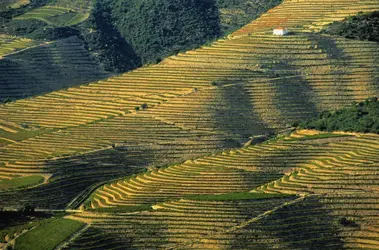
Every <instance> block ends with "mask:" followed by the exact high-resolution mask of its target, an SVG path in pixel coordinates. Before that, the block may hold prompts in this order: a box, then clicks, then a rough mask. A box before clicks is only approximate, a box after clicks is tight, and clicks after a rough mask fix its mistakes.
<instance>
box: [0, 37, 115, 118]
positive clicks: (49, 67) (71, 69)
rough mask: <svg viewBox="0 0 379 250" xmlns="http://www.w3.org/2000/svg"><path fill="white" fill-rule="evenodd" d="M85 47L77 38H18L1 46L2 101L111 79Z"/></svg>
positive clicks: (0, 90)
mask: <svg viewBox="0 0 379 250" xmlns="http://www.w3.org/2000/svg"><path fill="white" fill-rule="evenodd" d="M35 43H37V45H34V46H32V47H29V48H25V49H22V51H16V52H13V53H12V50H17V49H21V48H23V47H27V46H31V45H33V44H35ZM3 46H4V47H3ZM83 46H84V45H83V42H82V41H81V40H79V39H77V38H68V39H63V40H59V41H55V42H49V43H40V44H38V42H37V41H31V40H28V39H14V40H12V41H11V42H8V43H6V44H4V45H0V48H1V49H0V50H4V54H3V57H2V58H1V59H0V99H5V98H11V99H19V98H24V97H29V96H32V95H37V94H41V93H46V92H50V91H53V90H57V89H61V88H64V87H69V86H73V85H78V84H83V83H87V82H91V81H94V80H98V79H101V78H104V77H107V76H109V74H107V73H105V72H104V71H103V70H102V69H101V67H100V66H99V65H98V64H97V63H96V62H95V61H94V60H93V59H91V58H90V55H89V54H88V52H87V51H86V50H85V49H84V47H83ZM7 52H8V53H7ZM2 117H3V116H2Z"/></svg>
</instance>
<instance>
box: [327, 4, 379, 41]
mask: <svg viewBox="0 0 379 250" xmlns="http://www.w3.org/2000/svg"><path fill="white" fill-rule="evenodd" d="M324 32H325V33H328V34H331V35H338V36H344V37H346V38H353V39H359V40H369V41H376V42H379V11H374V12H372V13H368V14H363V13H359V14H358V15H356V16H352V17H348V18H346V19H345V20H343V21H341V22H334V23H332V24H330V25H329V26H328V27H327V28H326V29H325V31H324Z"/></svg>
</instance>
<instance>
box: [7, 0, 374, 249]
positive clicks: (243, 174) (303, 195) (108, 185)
mask: <svg viewBox="0 0 379 250" xmlns="http://www.w3.org/2000/svg"><path fill="white" fill-rule="evenodd" d="M375 8H377V9H379V6H378V4H377V2H376V1H373V0H366V1H358V0H348V1H343V2H340V1H336V0H333V1H332V0H325V1H322V2H318V3H317V4H315V3H313V2H312V1H309V0H307V1H305V0H298V1H291V0H288V1H284V2H283V4H282V5H279V6H278V7H276V8H274V9H272V10H270V11H269V12H268V13H267V14H265V15H263V16H262V17H261V18H259V19H258V20H256V21H254V22H252V23H251V24H249V25H247V26H246V27H244V28H242V29H241V30H239V31H237V32H235V33H234V34H233V35H232V36H230V37H229V38H227V39H221V40H219V41H216V42H214V43H212V44H211V45H207V46H203V47H202V48H199V49H197V50H193V51H188V52H186V53H180V54H178V55H176V56H172V57H169V58H166V59H165V60H163V61H162V62H161V63H159V64H157V65H148V66H145V67H142V68H139V69H136V70H134V71H131V72H128V73H125V74H121V75H118V76H113V77H110V78H108V79H104V80H98V79H100V78H101V77H104V76H105V75H104V74H103V73H98V74H97V75H94V74H93V72H102V71H101V70H100V69H98V68H96V65H94V64H92V62H91V60H90V59H89V57H88V56H86V55H84V53H82V47H81V46H82V45H81V44H80V43H79V42H78V41H77V40H76V39H73V38H69V39H67V40H62V41H59V42H56V43H52V44H46V45H42V46H38V47H36V48H33V49H27V50H24V51H19V52H16V53H14V54H13V55H9V56H5V57H4V58H3V59H2V60H0V65H1V63H3V65H4V68H3V70H2V72H3V73H2V74H1V75H0V79H1V77H4V79H3V80H2V81H3V82H6V83H8V82H10V83H11V84H6V85H3V86H11V88H12V89H14V93H15V95H14V97H15V98H17V97H20V93H25V92H26V93H29V92H27V91H30V93H33V94H35V93H37V92H38V86H39V85H38V84H40V83H44V84H46V83H49V82H51V83H53V84H55V83H56V84H57V85H52V90H54V88H53V86H58V85H59V86H62V85H63V84H67V82H71V84H79V83H80V82H75V81H73V80H72V79H76V80H77V81H83V83H84V82H86V83H87V82H89V81H92V82H91V83H89V84H85V85H81V86H77V87H70V86H72V85H70V86H67V87H69V88H67V89H63V90H59V91H53V92H51V93H47V94H43V95H39V96H33V97H31V98H28V99H23V100H18V101H14V102H10V103H6V104H2V105H0V117H1V119H0V182H1V180H12V179H16V178H22V177H27V176H42V177H43V178H44V180H43V182H42V183H36V185H34V186H28V187H26V188H17V189H3V190H0V207H8V208H14V207H17V206H20V205H23V204H31V205H33V206H35V207H37V208H43V209H62V210H64V209H80V210H81V212H79V211H78V210H74V212H75V213H72V214H71V215H69V216H68V218H69V219H74V220H79V221H82V222H85V223H87V224H88V225H89V226H87V227H85V228H83V229H82V230H80V231H79V232H78V233H77V234H75V235H73V236H72V237H71V238H69V239H67V241H65V242H64V243H62V245H59V248H62V249H99V248H100V249H114V248H116V249H125V248H137V249H138V248H139V249H141V248H142V249H144V248H145V249H151V248H168V249H189V248H194V249H210V248H216V249H246V248H247V249H377V248H378V242H377V241H378V238H379V237H378V228H379V224H378V221H377V211H376V209H377V202H376V200H377V197H376V196H377V195H376V191H377V189H378V187H377V180H376V179H377V174H378V169H376V166H377V165H378V157H377V155H378V153H379V152H377V151H378V149H379V140H378V139H379V137H378V135H371V134H322V135H320V134H318V132H314V131H296V132H294V133H292V134H290V135H289V134H287V136H286V137H283V138H277V139H276V140H272V141H269V142H266V143H263V144H257V145H250V144H251V142H252V141H254V140H253V139H254V138H255V137H262V138H263V137H265V138H266V137H267V135H268V134H270V133H275V132H278V131H282V130H283V129H286V128H288V127H290V124H292V123H293V122H294V121H299V120H303V119H308V118H311V117H315V116H316V115H317V114H318V113H319V112H321V111H323V110H325V109H328V110H333V109H336V108H340V107H342V106H344V105H346V104H349V103H351V102H352V101H362V100H364V99H366V98H368V97H372V96H375V95H378V92H379V88H378V83H377V80H378V79H379V70H378V67H377V65H378V61H379V44H378V43H375V42H367V41H355V40H347V39H344V38H340V37H334V36H327V35H322V34H319V33H317V30H319V29H320V28H321V27H322V26H323V25H324V24H327V23H329V22H331V21H333V20H335V19H339V18H341V19H343V18H344V17H345V16H347V15H350V14H356V13H357V12H359V11H361V10H363V11H366V10H367V11H368V10H373V9H375ZM332 16H335V17H333V18H332ZM279 25H282V26H287V27H288V28H289V29H290V30H291V31H293V33H292V34H291V35H289V36H284V37H278V36H273V35H271V33H272V28H273V27H275V26H279ZM66 43H73V44H76V43H77V44H78V45H77V50H76V53H74V54H71V53H68V52H67V54H66V53H65V52H66V51H68V50H64V49H62V50H60V48H61V47H60V46H62V47H63V48H64V46H65V44H66ZM70 47H71V45H70ZM61 51H62V52H61ZM34 52H36V54H34ZM46 56H47V57H46ZM26 58H27V59H26ZM46 58H48V59H49V60H47V61H46V62H43V63H42V62H41V60H40V59H45V60H46ZM33 59H34V60H35V61H36V65H37V66H36V67H34V66H33V64H30V63H28V64H27V63H22V62H23V60H28V61H31V60H33ZM50 59H51V60H50ZM58 62H59V63H58ZM71 65H74V66H73V67H71ZM76 66H77V67H76ZM0 69H1V66H0ZM41 69H44V71H43V72H42V71H39V70H41ZM22 71H24V72H26V73H27V74H22V73H19V72H22ZM47 71H48V72H49V73H48V74H46V72H47ZM68 73H70V74H69V75H68ZM7 74H8V75H7ZM16 75H17V77H15V76H16ZM33 77H34V78H33ZM34 79H36V80H35V82H34ZM20 82H24V83H30V82H32V83H33V84H20ZM63 82H65V83H63ZM26 86H28V87H30V89H29V88H26ZM24 87H25V89H23V88H24ZM33 91H35V92H33ZM1 93H2V92H0V94H1ZM11 97H13V96H11ZM3 98H5V96H4V97H3ZM244 145H245V146H244ZM249 145H250V146H249ZM0 184H1V183H0ZM69 211H70V212H73V211H71V210H69ZM16 245H17V244H16ZM310 246H311V247H310Z"/></svg>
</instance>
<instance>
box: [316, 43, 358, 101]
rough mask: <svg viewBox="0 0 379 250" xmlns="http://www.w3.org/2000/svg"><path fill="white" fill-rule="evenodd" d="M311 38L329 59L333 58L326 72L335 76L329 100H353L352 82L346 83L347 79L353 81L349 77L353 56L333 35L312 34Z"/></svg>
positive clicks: (329, 86)
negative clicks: (350, 87)
mask: <svg viewBox="0 0 379 250" xmlns="http://www.w3.org/2000/svg"><path fill="white" fill-rule="evenodd" d="M310 40H312V42H313V43H314V44H315V45H316V46H317V48H319V49H321V50H322V51H323V53H325V54H326V55H327V57H328V59H329V60H333V61H331V62H330V68H329V71H328V72H326V73H327V74H328V75H330V76H333V78H332V81H333V82H332V84H330V83H329V85H328V92H330V95H329V96H328V98H329V101H331V97H333V98H334V100H333V101H334V102H336V101H338V102H339V103H341V101H342V102H346V103H351V102H353V101H354V93H353V91H352V90H351V89H349V87H348V86H350V84H346V81H351V80H349V79H348V77H349V75H350V74H351V72H350V71H349V70H347V69H349V66H350V64H351V59H352V58H351V56H348V55H346V54H345V53H344V51H343V49H342V48H340V47H338V44H337V43H336V41H335V40H334V39H333V38H332V37H329V36H320V35H311V36H310ZM325 84H327V83H325Z"/></svg>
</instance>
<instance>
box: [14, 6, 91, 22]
mask: <svg viewBox="0 0 379 250" xmlns="http://www.w3.org/2000/svg"><path fill="white" fill-rule="evenodd" d="M88 17H89V14H88V13H80V12H75V11H73V10H71V9H69V8H64V7H60V6H48V5H47V6H43V7H41V8H38V9H34V10H31V11H29V12H27V13H25V14H23V15H21V16H17V17H15V18H14V20H30V19H36V20H40V21H42V22H45V23H47V24H49V25H52V26H58V27H64V26H72V25H76V24H78V23H81V22H83V21H84V20H86V19H87V18H88Z"/></svg>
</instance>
